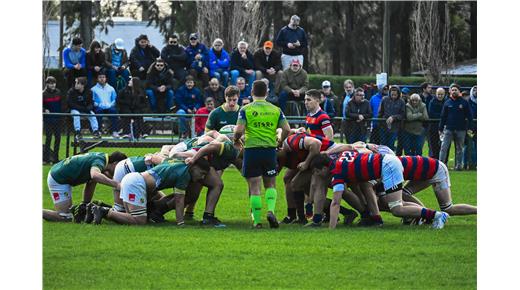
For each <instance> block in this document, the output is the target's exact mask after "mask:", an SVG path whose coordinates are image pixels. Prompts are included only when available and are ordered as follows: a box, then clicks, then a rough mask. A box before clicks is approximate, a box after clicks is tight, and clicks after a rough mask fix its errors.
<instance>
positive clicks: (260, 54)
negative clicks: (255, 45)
mask: <svg viewBox="0 0 520 290" xmlns="http://www.w3.org/2000/svg"><path fill="white" fill-rule="evenodd" d="M253 59H254V60H255V68H256V70H259V71H261V72H262V73H264V74H265V70H266V69H268V68H274V69H275V70H276V71H279V70H282V56H281V54H280V53H279V52H278V51H276V50H274V49H273V50H272V51H271V54H270V55H269V57H268V56H267V55H265V52H264V49H263V48H260V49H259V50H257V51H255V54H254V55H253Z"/></svg>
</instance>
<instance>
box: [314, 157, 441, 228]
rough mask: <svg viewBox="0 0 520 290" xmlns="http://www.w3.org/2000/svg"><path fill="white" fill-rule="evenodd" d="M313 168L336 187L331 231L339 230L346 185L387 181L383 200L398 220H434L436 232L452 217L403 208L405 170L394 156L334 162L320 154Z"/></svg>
mask: <svg viewBox="0 0 520 290" xmlns="http://www.w3.org/2000/svg"><path fill="white" fill-rule="evenodd" d="M311 168H312V169H313V172H314V174H315V175H316V176H317V177H319V178H320V180H321V181H322V182H323V185H326V184H327V183H328V181H329V180H331V184H332V186H333V191H334V198H333V200H332V204H331V206H330V207H331V209H330V223H329V228H331V229H334V228H336V224H337V219H338V213H339V205H340V202H341V197H342V195H343V192H344V190H345V183H347V184H348V183H351V182H363V181H370V180H376V179H381V180H382V181H383V186H384V190H385V193H384V195H383V196H382V199H383V201H384V202H385V203H386V204H387V205H388V208H389V209H390V212H391V213H392V214H393V215H394V216H398V217H414V218H417V217H421V218H424V219H426V220H433V224H432V227H433V228H436V229H441V228H443V227H444V224H445V223H446V221H447V219H448V217H449V215H448V214H447V213H445V212H442V211H435V210H432V209H429V208H425V207H421V206H417V205H415V204H410V203H406V204H403V199H402V183H403V181H404V178H403V166H402V164H401V162H400V161H399V159H398V158H397V157H396V156H394V155H390V154H387V155H382V154H376V153H359V152H357V151H343V152H342V153H341V154H340V155H339V156H338V157H337V158H334V159H332V158H331V157H330V156H328V155H327V154H320V155H317V156H315V157H314V158H313V160H312V161H311ZM331 178H332V179H331ZM323 185H322V186H323Z"/></svg>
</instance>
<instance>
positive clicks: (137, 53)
mask: <svg viewBox="0 0 520 290" xmlns="http://www.w3.org/2000/svg"><path fill="white" fill-rule="evenodd" d="M160 55H161V52H160V51H159V50H158V49H157V48H155V46H153V45H151V46H147V47H145V48H144V49H141V47H140V46H139V41H138V39H136V40H135V46H134V48H132V51H130V72H131V73H132V75H137V73H135V72H137V71H139V68H140V67H144V69H145V70H147V69H148V68H149V67H150V65H151V64H152V63H153V62H154V61H155V60H156V59H157V58H158V57H159V56H160Z"/></svg>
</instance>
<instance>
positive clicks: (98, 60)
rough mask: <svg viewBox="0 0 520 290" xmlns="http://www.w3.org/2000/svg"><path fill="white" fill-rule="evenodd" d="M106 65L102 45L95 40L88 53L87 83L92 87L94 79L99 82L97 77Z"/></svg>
mask: <svg viewBox="0 0 520 290" xmlns="http://www.w3.org/2000/svg"><path fill="white" fill-rule="evenodd" d="M104 65H105V53H103V51H101V44H100V43H99V42H98V41H97V40H93V41H92V43H91V44H90V47H89V49H88V51H87V83H88V87H89V88H91V87H92V79H95V80H97V75H98V73H99V71H100V70H102V69H103V66H104Z"/></svg>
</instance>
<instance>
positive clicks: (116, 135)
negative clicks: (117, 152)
mask: <svg viewBox="0 0 520 290" xmlns="http://www.w3.org/2000/svg"><path fill="white" fill-rule="evenodd" d="M112 137H114V139H119V138H121V137H120V136H119V133H117V132H113V133H112Z"/></svg>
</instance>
